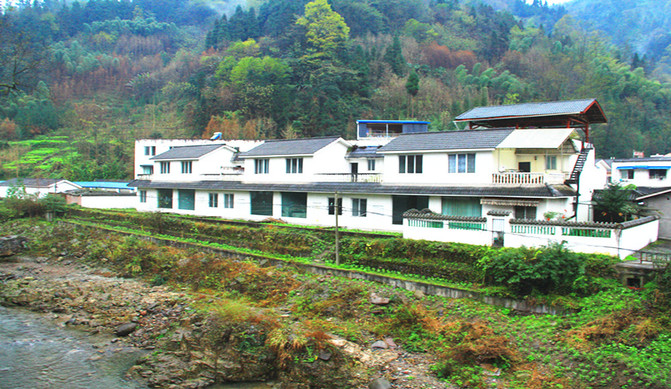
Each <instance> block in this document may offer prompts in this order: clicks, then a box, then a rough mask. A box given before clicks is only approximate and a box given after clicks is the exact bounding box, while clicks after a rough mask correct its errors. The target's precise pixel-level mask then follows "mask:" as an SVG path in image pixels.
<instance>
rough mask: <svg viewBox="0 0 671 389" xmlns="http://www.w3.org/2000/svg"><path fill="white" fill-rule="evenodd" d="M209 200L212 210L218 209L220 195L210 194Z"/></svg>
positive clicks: (208, 203)
mask: <svg viewBox="0 0 671 389" xmlns="http://www.w3.org/2000/svg"><path fill="white" fill-rule="evenodd" d="M208 195H209V199H208V202H207V205H208V206H209V207H210V208H217V207H218V206H219V194H218V193H209V194H208Z"/></svg>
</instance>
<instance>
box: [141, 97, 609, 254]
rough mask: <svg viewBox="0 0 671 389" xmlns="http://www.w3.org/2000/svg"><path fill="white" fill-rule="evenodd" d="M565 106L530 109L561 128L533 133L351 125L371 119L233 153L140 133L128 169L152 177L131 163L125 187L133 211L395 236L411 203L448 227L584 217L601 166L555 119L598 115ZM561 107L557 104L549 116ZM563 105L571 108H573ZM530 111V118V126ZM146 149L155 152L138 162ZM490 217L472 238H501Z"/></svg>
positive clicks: (577, 134) (576, 133)
mask: <svg viewBox="0 0 671 389" xmlns="http://www.w3.org/2000/svg"><path fill="white" fill-rule="evenodd" d="M568 103H569V104H566V103H554V105H552V106H550V107H549V108H551V109H550V111H552V112H553V113H552V115H550V116H548V115H549V114H546V115H545V116H541V119H546V120H545V122H546V123H547V122H548V120H547V119H548V117H550V119H551V120H550V121H553V120H554V121H557V122H561V126H552V127H551V128H542V129H541V128H520V126H519V125H513V126H510V127H505V128H487V126H485V125H484V124H486V123H487V119H486V118H485V117H484V115H480V116H479V118H478V126H477V127H480V128H481V129H470V130H465V131H454V132H426V129H427V124H426V123H427V122H407V123H406V122H404V123H406V125H409V126H411V127H408V128H410V130H409V131H406V130H405V127H402V126H401V127H393V126H391V127H389V128H391V131H392V132H398V131H399V128H400V132H401V133H400V134H396V133H394V135H397V136H396V137H393V138H390V137H388V136H386V134H388V132H385V136H380V139H381V140H382V142H371V137H368V138H366V137H365V136H362V135H366V134H365V133H366V131H368V134H370V129H368V130H366V129H364V128H363V125H371V123H366V122H372V121H360V122H359V123H358V126H359V132H360V133H359V137H360V139H359V140H357V141H346V140H343V139H342V138H338V137H324V138H312V139H294V140H273V141H266V142H264V143H263V144H260V145H257V146H256V147H254V148H251V149H249V150H247V151H241V152H237V151H236V150H235V148H233V147H230V146H229V144H228V142H218V143H213V142H212V141H209V142H210V143H209V144H208V143H205V144H198V145H188V143H182V144H181V145H173V147H172V149H167V150H165V148H163V149H164V150H165V151H163V152H160V150H161V148H160V147H159V145H158V144H156V145H154V144H152V143H151V142H152V141H151V140H143V141H138V143H137V144H136V156H137V155H138V154H140V157H141V158H144V162H141V163H140V164H138V163H137V162H136V166H138V167H140V165H142V164H145V165H146V166H148V167H151V168H152V173H151V174H149V175H147V174H145V172H146V170H144V167H143V169H142V170H140V169H138V171H141V172H142V173H141V174H137V176H136V177H137V180H135V181H134V182H132V183H131V185H133V186H136V187H137V188H138V193H139V199H138V200H139V203H138V207H137V208H138V210H141V211H157V210H158V211H165V212H174V213H188V214H195V215H204V216H219V217H223V218H234V219H247V220H264V219H267V218H271V217H272V218H276V219H283V220H285V221H287V222H289V223H293V224H304V225H318V226H333V225H334V222H335V213H336V212H339V223H340V225H342V226H345V227H348V228H357V229H365V230H384V231H404V232H406V230H407V228H408V225H409V220H410V219H409V218H408V216H407V215H406V218H405V226H404V213H406V212H407V211H409V210H412V209H416V210H424V209H426V210H429V211H431V212H433V213H434V214H439V215H444V216H446V217H448V218H453V219H454V220H456V221H457V224H460V223H461V222H458V221H459V220H461V221H462V222H464V223H466V224H469V223H471V222H474V221H483V220H489V219H491V218H492V217H493V216H497V215H499V216H503V217H502V218H501V220H504V221H510V220H545V219H557V220H572V221H573V222H574V223H575V222H576V221H580V222H587V221H589V220H591V219H590V216H591V208H590V201H591V197H592V196H591V195H592V192H593V190H594V189H600V188H602V187H603V186H604V185H605V172H603V170H601V169H597V168H596V166H595V160H594V154H595V151H594V148H593V147H591V145H590V144H589V143H588V142H587V140H586V139H583V140H580V138H581V136H582V135H583V134H585V135H586V134H588V129H586V128H585V127H581V128H574V127H569V128H567V127H566V123H565V122H564V119H567V118H568V119H567V120H568V123H576V120H578V119H580V120H583V121H587V122H589V120H590V118H591V120H593V121H596V122H603V121H605V118H603V116H601V119H599V115H597V114H595V113H594V109H595V108H594V107H595V104H596V107H597V108H598V103H596V101H595V100H586V101H581V102H580V103H579V104H576V102H568ZM562 104H563V105H562ZM523 106H524V108H525V109H527V108H528V105H523ZM515 107H516V106H507V108H506V109H507V110H508V111H510V110H514V109H515ZM565 107H568V108H569V112H564V113H560V114H557V112H560V111H561V109H560V108H565ZM574 107H579V108H580V109H582V111H579V112H577V113H576V112H573V109H574ZM545 108H546V109H547V108H548V107H545ZM583 111H584V112H583ZM597 111H599V112H600V108H598V109H597ZM581 112H582V113H581ZM597 113H598V112H597ZM463 116H464V115H462V119H461V120H466V119H464V118H463ZM537 116H538V114H536V117H534V118H533V119H534V120H535V122H542V121H543V120H541V119H539V118H538V117H537ZM521 117H522V118H523V119H528V117H527V116H524V115H522V116H521ZM390 123H392V124H394V125H398V123H396V122H394V121H392V122H390ZM506 123H507V122H506ZM553 123H554V122H553ZM372 124H373V125H374V126H375V128H378V127H379V128H378V129H379V131H378V132H379V133H380V134H381V131H382V129H383V128H384V129H385V131H387V127H386V126H384V125H383V123H382V121H374V123H372ZM416 124H419V126H416ZM471 124H472V123H471ZM422 125H423V128H422ZM471 128H473V126H471ZM376 131H377V130H376ZM376 134H377V133H376ZM377 135H379V134H377ZM372 137H373V138H375V137H376V136H375V135H373V136H372ZM585 138H586V136H585ZM154 146H156V153H155V155H153V156H150V157H149V158H146V157H147V156H146V155H145V154H146V151H147V150H149V153H150V154H151V153H152V152H153V149H152V147H154ZM147 148H149V149H147ZM336 205H340V207H337V206H336ZM455 218H456V219H455ZM417 220H420V221H422V220H421V218H419V219H417ZM454 220H453V221H454ZM422 222H423V221H422ZM562 222H563V223H566V221H562ZM496 223H498V222H496ZM496 223H495V222H494V221H493V220H490V221H489V225H483V226H484V227H483V228H484V229H486V230H487V231H488V232H487V236H486V237H484V238H482V237H481V238H478V239H479V240H477V242H480V243H481V244H492V243H501V242H502V240H501V239H500V238H501V235H500V234H497V233H496V232H497V230H498V229H500V230H501V231H500V232H502V233H503V232H506V231H508V230H506V229H502V228H499V227H497V226H498V224H496ZM420 224H422V223H420ZM448 224H450V223H448ZM462 224H463V223H462ZM479 228H480V227H479ZM450 234H452V235H451V236H452V238H449V237H448V238H443V239H436V240H444V239H448V240H450V239H456V241H463V242H471V241H470V240H469V239H471V238H470V237H464V239H461V238H458V234H456V235H455V234H454V232H453V231H452V232H450ZM419 236H425V237H428V236H429V235H421V234H420V235H419ZM471 243H476V242H471Z"/></svg>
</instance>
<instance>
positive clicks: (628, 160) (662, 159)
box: [612, 156, 671, 163]
mask: <svg viewBox="0 0 671 389" xmlns="http://www.w3.org/2000/svg"><path fill="white" fill-rule="evenodd" d="M612 161H613V162H625V163H632V162H655V161H659V162H669V161H671V157H666V156H664V157H645V158H616V159H614V160H612Z"/></svg>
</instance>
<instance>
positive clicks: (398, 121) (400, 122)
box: [356, 120, 431, 124]
mask: <svg viewBox="0 0 671 389" xmlns="http://www.w3.org/2000/svg"><path fill="white" fill-rule="evenodd" d="M356 122H357V123H364V124H366V123H371V124H384V123H389V124H430V123H431V122H425V121H420V120H357V121H356Z"/></svg>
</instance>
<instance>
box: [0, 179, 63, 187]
mask: <svg viewBox="0 0 671 389" xmlns="http://www.w3.org/2000/svg"><path fill="white" fill-rule="evenodd" d="M61 181H65V180H63V179H59V178H12V179H9V180H7V181H4V182H0V186H16V185H24V186H28V187H32V188H46V187H48V186H50V185H53V184H55V183H57V182H61Z"/></svg>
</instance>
